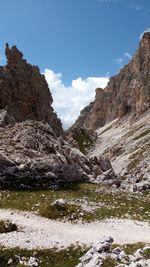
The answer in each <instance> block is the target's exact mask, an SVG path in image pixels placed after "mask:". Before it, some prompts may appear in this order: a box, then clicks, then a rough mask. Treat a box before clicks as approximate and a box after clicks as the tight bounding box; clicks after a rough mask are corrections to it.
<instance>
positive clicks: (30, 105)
mask: <svg viewBox="0 0 150 267" xmlns="http://www.w3.org/2000/svg"><path fill="white" fill-rule="evenodd" d="M5 53H6V57H7V65H6V66H4V67H2V66H1V67H0V110H3V114H2V112H1V115H0V126H4V125H5V124H9V123H10V121H11V120H12V117H13V120H14V121H16V122H21V121H25V120H27V119H31V120H38V121H45V122H47V123H48V124H50V126H51V127H52V129H53V130H54V132H55V133H56V135H60V134H62V133H63V129H62V125H61V122H60V120H59V119H58V118H57V116H56V114H55V113H54V112H53V108H52V106H51V104H52V102H53V99H52V96H51V93H50V90H49V88H48V84H47V82H46V80H45V77H44V75H41V74H40V71H39V68H38V67H36V66H32V65H30V64H28V63H27V61H26V60H25V59H24V58H23V54H22V53H21V52H20V51H19V50H18V49H17V47H16V46H13V47H12V48H9V46H8V44H6V51H5ZM4 113H6V114H4ZM2 115H3V120H2V119H1V116H2Z"/></svg>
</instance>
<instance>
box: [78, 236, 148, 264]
mask: <svg viewBox="0 0 150 267" xmlns="http://www.w3.org/2000/svg"><path fill="white" fill-rule="evenodd" d="M112 244H113V238H112V237H111V236H105V237H103V238H102V239H101V240H100V241H99V242H98V243H96V244H94V245H93V246H92V248H91V249H90V250H88V251H87V253H86V254H85V255H84V256H83V257H82V258H80V263H79V264H78V265H77V266H76V267H103V266H109V267H112V266H116V267H127V266H129V267H149V266H150V259H149V257H150V246H145V247H143V248H142V249H137V250H136V251H135V252H134V254H127V253H126V252H125V251H124V249H122V248H121V247H113V246H112Z"/></svg>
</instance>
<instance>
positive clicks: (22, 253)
mask: <svg viewBox="0 0 150 267" xmlns="http://www.w3.org/2000/svg"><path fill="white" fill-rule="evenodd" d="M86 251H87V248H85V247H82V248H81V247H74V246H71V247H69V248H67V249H62V250H57V249H55V248H53V249H43V250H21V249H19V248H9V249H6V248H0V267H8V266H10V267H24V266H26V265H24V264H21V263H19V258H22V257H24V258H25V259H26V260H29V259H30V257H34V258H36V259H37V261H38V263H39V265H38V266H40V267H66V266H67V267H74V266H76V265H77V264H78V261H79V258H80V257H81V256H82V255H83V254H84V253H85V252H86Z"/></svg>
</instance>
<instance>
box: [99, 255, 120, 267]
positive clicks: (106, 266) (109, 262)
mask: <svg viewBox="0 0 150 267" xmlns="http://www.w3.org/2000/svg"><path fill="white" fill-rule="evenodd" d="M116 265H117V262H116V261H115V260H113V259H111V258H109V257H108V258H106V259H105V260H104V263H103V265H102V267H114V266H116Z"/></svg>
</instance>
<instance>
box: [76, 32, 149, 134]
mask: <svg viewBox="0 0 150 267" xmlns="http://www.w3.org/2000/svg"><path fill="white" fill-rule="evenodd" d="M149 108H150V33H149V32H146V33H144V35H143V37H142V40H141V42H140V46H139V49H138V50H137V52H136V54H135V56H134V57H133V58H132V59H131V61H130V63H129V64H128V65H126V66H125V67H124V68H123V69H121V71H120V72H119V74H117V75H116V76H114V77H112V78H111V79H110V81H109V83H108V85H107V87H106V88H105V89H104V90H103V89H101V88H98V89H96V96H95V101H94V103H93V102H92V103H91V104H90V105H89V106H88V107H86V108H84V110H83V111H81V115H80V117H79V118H78V119H77V121H76V122H75V125H74V126H78V125H79V126H80V127H84V128H90V129H93V130H95V129H97V128H99V127H101V126H103V125H104V124H105V123H106V122H110V121H112V120H114V119H115V118H119V119H120V118H122V117H124V116H126V115H129V114H132V116H134V117H136V116H139V115H141V114H143V113H144V112H145V111H146V110H148V109H149Z"/></svg>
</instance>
